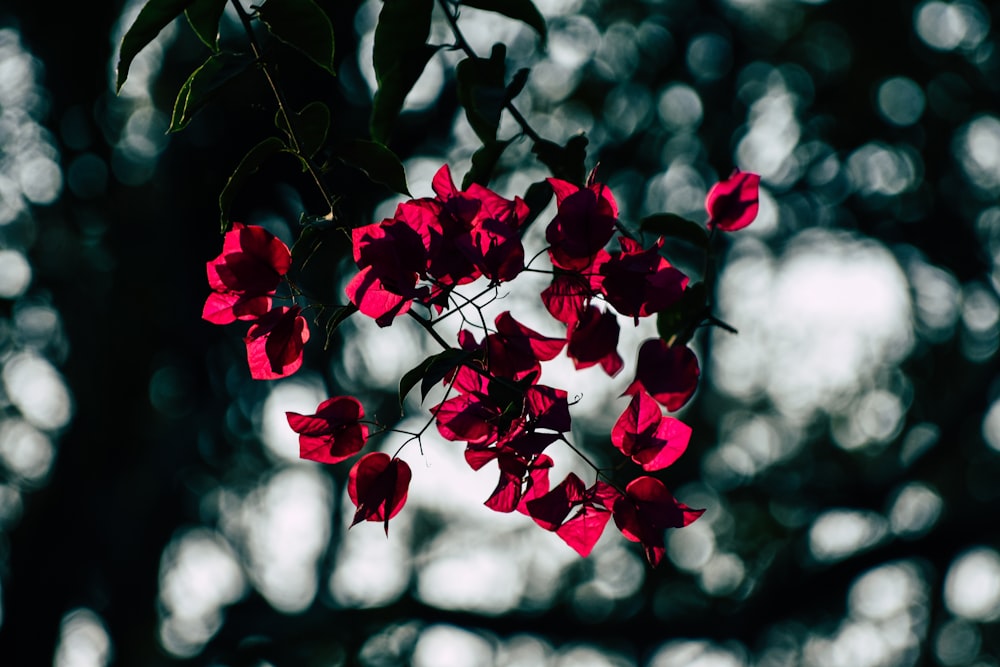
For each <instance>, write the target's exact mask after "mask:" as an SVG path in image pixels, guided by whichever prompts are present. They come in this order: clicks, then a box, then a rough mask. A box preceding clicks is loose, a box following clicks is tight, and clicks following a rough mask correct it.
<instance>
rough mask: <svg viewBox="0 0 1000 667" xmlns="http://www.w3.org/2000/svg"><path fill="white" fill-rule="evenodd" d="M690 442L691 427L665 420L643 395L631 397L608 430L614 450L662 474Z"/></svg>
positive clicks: (653, 403)
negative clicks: (660, 471)
mask: <svg viewBox="0 0 1000 667" xmlns="http://www.w3.org/2000/svg"><path fill="white" fill-rule="evenodd" d="M690 439H691V427H690V426H688V425H687V424H685V423H684V422H682V421H680V420H678V419H674V418H673V417H664V416H663V413H661V412H660V406H659V404H658V403H657V402H656V401H655V400H654V399H653V398H652V397H651V396H650V395H649V394H647V393H646V392H644V391H639V392H637V393H636V394H635V395H634V396H633V397H632V401H631V402H630V403H629V404H628V407H627V408H625V412H623V413H622V415H621V417H619V418H618V421H616V422H615V425H614V428H612V429H611V442H612V443H614V446H615V447H617V448H618V449H619V450H621V453H622V454H624V455H625V456H628V457H631V458H632V460H633V461H635V462H636V463H638V464H639V465H641V466H642V468H643V470H648V471H653V470H662V469H663V468H666V467H667V466H669V465H670V464H672V463H673V462H674V461H676V460H677V459H678V458H680V455H681V454H683V453H684V450H685V449H687V446H688V441H690Z"/></svg>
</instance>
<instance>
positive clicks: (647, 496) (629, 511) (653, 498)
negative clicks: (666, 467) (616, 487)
mask: <svg viewBox="0 0 1000 667" xmlns="http://www.w3.org/2000/svg"><path fill="white" fill-rule="evenodd" d="M612 512H613V514H614V517H615V525H617V526H618V530H620V531H622V535H624V536H625V538H626V539H628V540H631V541H632V542H639V543H641V544H642V546H643V550H644V551H645V552H646V560H648V561H649V564H650V565H652V566H653V567H656V566H657V565H659V563H660V561H661V560H662V559H663V555H664V554H665V553H666V547H665V545H664V542H663V538H664V533H665V532H666V530H667V528H683V527H684V526H688V525H690V524H691V523H693V522H694V521H695V520H696V519H697V518H698V517H700V516H701V515H702V514H704V513H705V510H695V509H691V508H690V507H688V506H687V505H684V504H682V503H679V502H677V500H675V499H674V497H673V496H672V495H670V492H669V491H667V487H665V486H663V482H661V481H660V480H658V479H654V478H653V477H648V476H643V477H638V478H636V479H634V480H632V481H631V482H630V483H629V485H628V486H627V487H625V495H624V496H618V498H617V499H615V501H614V505H613V507H612Z"/></svg>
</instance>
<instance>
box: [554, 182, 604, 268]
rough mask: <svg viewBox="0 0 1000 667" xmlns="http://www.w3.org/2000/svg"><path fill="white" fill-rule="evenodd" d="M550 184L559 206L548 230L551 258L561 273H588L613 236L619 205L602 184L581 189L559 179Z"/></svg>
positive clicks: (593, 184)
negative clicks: (570, 271) (564, 270)
mask: <svg viewBox="0 0 1000 667" xmlns="http://www.w3.org/2000/svg"><path fill="white" fill-rule="evenodd" d="M548 181H549V185H551V186H552V190H553V191H554V192H555V194H556V205H557V206H558V211H557V213H556V217H555V218H553V220H552V222H550V223H549V226H548V227H546V229H545V240H546V241H548V242H549V256H550V257H551V258H552V263H553V264H554V265H556V266H558V267H559V268H561V269H571V270H576V271H582V270H585V269H587V268H588V267H589V266H591V265H592V264H593V263H594V260H595V259H596V258H597V256H598V253H600V251H601V249H602V248H604V246H605V244H607V242H608V241H610V240H611V237H612V236H613V235H614V233H615V223H616V222H617V221H618V204H617V203H615V198H614V196H613V195H612V194H611V190H609V189H608V186H606V185H604V184H603V183H591V184H590V185H588V186H587V187H586V188H583V189H581V188H579V187H577V186H575V185H573V184H572V183H570V182H568V181H562V180H559V179H558V178H550V179H548Z"/></svg>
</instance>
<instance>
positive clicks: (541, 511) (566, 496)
mask: <svg viewBox="0 0 1000 667" xmlns="http://www.w3.org/2000/svg"><path fill="white" fill-rule="evenodd" d="M619 495H620V494H619V493H618V492H617V491H615V489H614V488H613V487H611V486H610V485H609V484H606V483H605V482H600V481H598V482H595V483H594V485H593V486H591V487H590V488H587V489H585V488H584V485H583V481H582V480H581V479H580V478H579V477H577V476H576V475H575V474H573V473H569V474H568V475H567V476H566V479H564V480H563V481H562V482H560V483H559V484H558V485H557V486H556V487H555V488H553V489H552V490H550V491H549V492H548V493H545V494H544V495H540V496H537V497H535V498H533V499H531V500H529V501H528V502H527V503H526V509H527V514H528V515H529V516H530V517H531V518H532V519H534V520H535V523H537V524H538V525H539V526H541V527H542V528H545V529H546V530H551V531H553V532H554V533H555V534H556V535H558V536H559V537H560V538H562V540H563V541H564V542H566V544H568V545H569V546H570V547H572V548H573V550H574V551H576V552H577V553H578V554H580V555H581V556H584V557H586V556H588V555H589V554H590V552H591V551H592V550H593V548H594V545H595V544H596V543H597V540H598V539H600V537H601V534H602V533H603V532H604V528H605V526H607V524H608V520H609V519H610V518H611V508H612V506H613V505H614V503H615V501H616V498H618V497H619ZM574 508H579V509H578V510H577V512H576V514H574V515H573V516H572V517H570V518H569V519H568V520H567V519H566V517H568V516H569V514H570V512H572V511H573V509H574Z"/></svg>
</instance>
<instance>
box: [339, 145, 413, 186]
mask: <svg viewBox="0 0 1000 667" xmlns="http://www.w3.org/2000/svg"><path fill="white" fill-rule="evenodd" d="M334 155H335V156H336V157H337V158H338V159H339V160H342V161H343V162H345V163H346V164H349V165H351V166H352V167H357V168H358V169H360V170H361V171H363V172H365V174H367V175H368V178H370V179H372V180H373V181H375V182H377V183H382V184H383V185H385V186H387V187H388V188H389V189H391V190H392V191H393V192H398V193H400V194H403V195H407V196H409V194H410V191H409V189H408V188H407V186H406V171H405V170H404V169H403V163H402V162H400V161H399V158H398V157H396V154H395V153H393V152H392V151H391V150H389V149H388V148H386V147H385V146H384V145H382V144H380V143H378V142H375V141H364V140H362V139H356V140H354V141H349V142H347V143H346V144H342V145H340V146H338V147H337V149H336V150H335V152H334Z"/></svg>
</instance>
